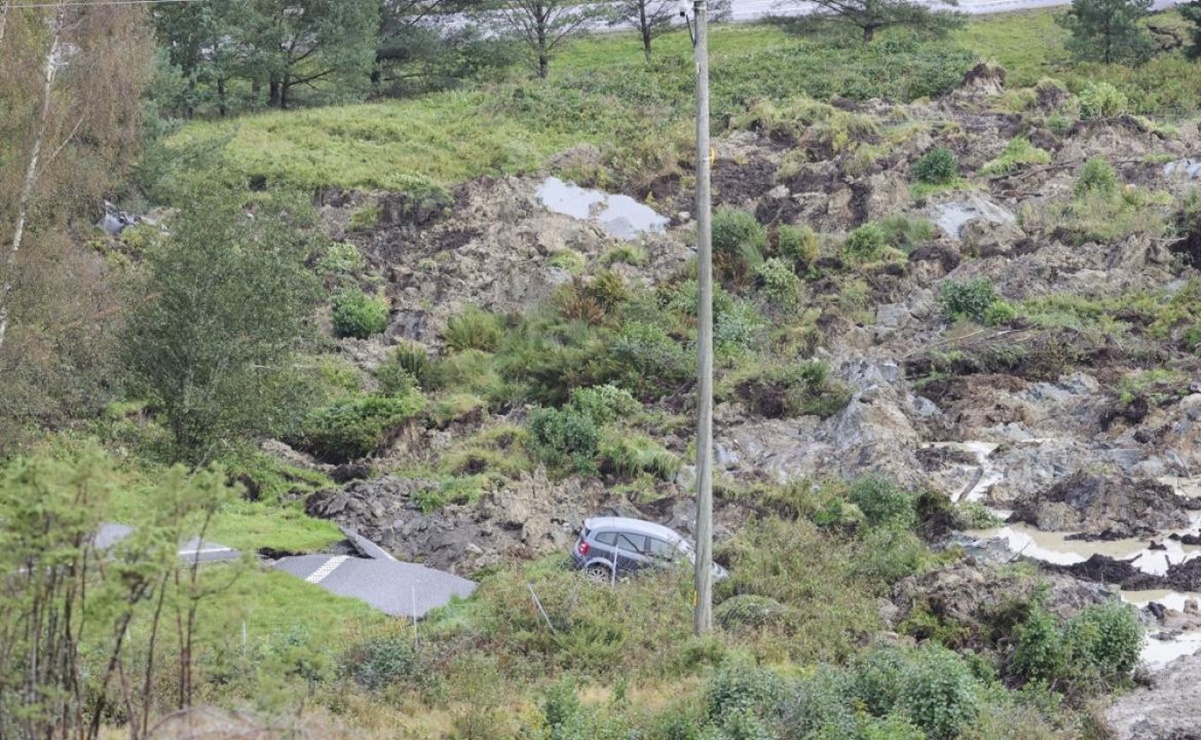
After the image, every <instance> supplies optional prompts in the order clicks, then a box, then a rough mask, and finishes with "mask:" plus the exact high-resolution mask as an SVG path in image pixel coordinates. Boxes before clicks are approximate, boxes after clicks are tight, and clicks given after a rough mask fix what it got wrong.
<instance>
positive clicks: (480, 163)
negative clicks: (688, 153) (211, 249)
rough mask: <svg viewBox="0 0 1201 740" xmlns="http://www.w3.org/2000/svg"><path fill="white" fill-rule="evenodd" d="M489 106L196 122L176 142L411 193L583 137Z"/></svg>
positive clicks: (286, 177)
mask: <svg viewBox="0 0 1201 740" xmlns="http://www.w3.org/2000/svg"><path fill="white" fill-rule="evenodd" d="M489 102H490V96H489V95H488V94H486V93H484V92H447V93H438V94H434V95H429V96H426V97H423V98H421V99H420V100H415V101H388V102H383V103H370V104H362V105H347V106H332V107H329V108H318V109H313V110H305V111H276V112H271V113H262V114H258V115H248V116H244V117H242V118H239V119H237V120H234V121H230V122H214V121H203V122H196V123H192V124H191V125H189V126H188V127H187V128H185V129H184V130H183V131H182V132H181V133H180V134H178V135H177V136H175V137H174V138H173V140H172V142H171V143H172V144H173V145H177V144H186V143H189V142H195V141H201V140H207V139H214V138H220V137H223V136H229V137H231V138H230V142H229V145H228V153H229V156H230V160H231V161H233V162H237V163H238V165H239V167H241V168H242V170H243V172H244V173H245V174H247V175H259V176H264V177H266V178H267V181H268V182H269V183H286V184H290V185H295V186H300V187H306V188H316V187H322V186H329V185H336V186H342V187H359V188H381V189H392V190H408V189H411V188H412V187H413V184H414V183H413V178H417V179H418V180H419V181H420V180H426V181H430V182H433V183H436V184H440V185H445V184H450V183H455V182H459V181H462V180H467V179H470V178H473V177H478V176H480V175H484V174H501V173H513V172H519V171H522V170H525V169H533V168H537V167H539V166H541V165H542V164H543V162H544V160H545V158H546V156H547V155H549V154H550V153H552V152H555V151H558V150H560V149H563V148H566V147H567V146H570V145H571V144H572V143H575V141H576V138H575V137H568V136H556V135H554V134H553V133H550V134H549V135H548V132H545V131H538V130H533V129H531V128H529V127H527V126H523V125H522V123H521V121H520V120H519V119H516V118H512V117H503V116H501V117H493V116H490V115H488V114H487V113H486V108H487V104H488V103H489Z"/></svg>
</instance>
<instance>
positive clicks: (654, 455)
mask: <svg viewBox="0 0 1201 740" xmlns="http://www.w3.org/2000/svg"><path fill="white" fill-rule="evenodd" d="M599 455H600V470H601V472H602V473H608V474H612V475H617V476H620V477H623V478H633V477H634V476H637V475H639V474H641V473H647V474H650V475H653V476H654V477H656V478H658V479H659V480H665V481H671V480H675V477H676V474H677V473H679V472H680V466H681V465H682V464H683V463H682V462H681V461H680V458H678V457H676V456H675V455H673V454H672V453H670V452H668V451H667V450H666V449H664V448H663V446H662V445H661V444H659V443H658V442H656V441H655V440H653V439H651V438H650V437H648V436H646V435H645V434H631V433H629V432H626V431H625V430H615V431H614V432H613V433H611V434H606V435H605V436H604V438H603V440H602V442H601V445H600V449H599Z"/></svg>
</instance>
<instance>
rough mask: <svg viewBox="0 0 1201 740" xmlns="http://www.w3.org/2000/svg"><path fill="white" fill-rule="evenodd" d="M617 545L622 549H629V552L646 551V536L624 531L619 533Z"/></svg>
mask: <svg viewBox="0 0 1201 740" xmlns="http://www.w3.org/2000/svg"><path fill="white" fill-rule="evenodd" d="M617 547H618V549H620V550H627V551H629V552H636V553H640V554H641V553H645V552H646V536H645V535H641V534H628V533H626V532H622V533H620V534H618V535H617Z"/></svg>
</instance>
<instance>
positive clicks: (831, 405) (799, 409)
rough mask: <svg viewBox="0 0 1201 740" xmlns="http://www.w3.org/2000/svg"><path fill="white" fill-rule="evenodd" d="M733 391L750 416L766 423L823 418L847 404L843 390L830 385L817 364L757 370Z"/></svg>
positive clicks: (821, 365)
mask: <svg viewBox="0 0 1201 740" xmlns="http://www.w3.org/2000/svg"><path fill="white" fill-rule="evenodd" d="M734 390H735V392H736V393H737V394H738V397H739V398H741V399H742V400H743V401H744V402H746V404H747V405H748V406H749V407H750V409H751V411H752V412H753V413H755V414H758V415H759V416H763V417H766V418H768V419H784V418H790V417H794V416H804V415H808V414H814V415H817V416H821V417H827V416H831V415H833V414H835V413H837V412H838V411H840V410H841V409H842V408H843V407H844V406H846V404H847V402H848V401H849V400H850V393H849V391H848V390H847V388H846V387H845V386H843V385H842V384H841V383H838V382H834V381H831V380H830V377H829V368H827V367H826V365H825V364H824V363H821V362H796V363H788V364H777V365H769V366H766V367H757V368H756V369H755V374H753V375H751V376H750V377H748V378H744V379H742V380H741V381H738V382H736V383H735V387H734Z"/></svg>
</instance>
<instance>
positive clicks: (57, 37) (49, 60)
mask: <svg viewBox="0 0 1201 740" xmlns="http://www.w3.org/2000/svg"><path fill="white" fill-rule="evenodd" d="M6 7H7V6H6ZM66 13H67V6H66V3H65V0H64V2H60V3H59V5H58V8H57V9H56V10H55V11H54V18H53V19H52V20H51V21H50V39H51V40H50V49H49V51H47V52H46V66H45V72H44V73H43V75H44V78H43V79H44V81H43V83H42V105H41V110H40V111H39V113H38V119H37V129H36V132H35V133H34V137H33V149H32V150H30V152H29V163H28V166H27V167H26V168H25V182H24V183H23V184H22V186H21V196H20V198H19V199H18V200H17V221H16V225H15V226H14V227H13V239H12V246H11V248H10V249H9V251H8V259H7V260H5V267H6V269H5V271H4V284H3V285H0V349H4V337H5V335H6V334H7V333H8V312H9V305H8V294H9V293H10V292H11V291H12V286H13V270H14V269H16V265H17V254H18V253H20V251H21V242H22V241H23V240H24V238H25V219H26V218H27V217H28V215H29V203H30V201H31V200H33V186H34V185H35V184H36V182H37V175H38V160H39V159H40V158H41V156H42V143H43V141H45V139H46V128H47V124H48V122H49V120H50V97H51V95H50V94H51V93H52V92H53V88H54V73H55V71H56V69H57V67H56V65H55V62H57V61H58V51H59V46H60V42H61V40H62V33H63V19H64V17H65V16H66Z"/></svg>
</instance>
